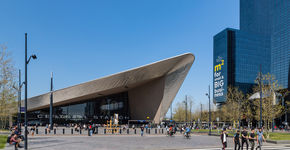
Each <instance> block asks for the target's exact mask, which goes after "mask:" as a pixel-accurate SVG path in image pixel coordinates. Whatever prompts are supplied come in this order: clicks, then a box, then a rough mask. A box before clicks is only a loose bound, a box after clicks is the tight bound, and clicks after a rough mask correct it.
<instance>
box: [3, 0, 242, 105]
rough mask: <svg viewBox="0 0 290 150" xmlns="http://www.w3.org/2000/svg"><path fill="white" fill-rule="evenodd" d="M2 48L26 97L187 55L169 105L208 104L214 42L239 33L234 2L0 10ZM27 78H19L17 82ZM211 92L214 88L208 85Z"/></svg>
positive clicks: (131, 0)
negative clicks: (190, 59) (187, 100)
mask: <svg viewBox="0 0 290 150" xmlns="http://www.w3.org/2000/svg"><path fill="white" fill-rule="evenodd" d="M0 7H1V9H0V18H1V19H0V21H1V23H0V44H5V45H6V46H7V47H8V50H9V51H10V52H11V55H12V58H13V61H14V64H15V66H16V68H17V69H18V68H20V69H21V70H23V73H24V33H25V32H27V33H28V52H29V54H32V53H35V54H37V56H38V59H37V60H36V61H31V62H30V64H29V73H28V75H29V77H28V80H29V86H28V88H29V91H28V97H32V96H36V95H39V94H43V93H46V92H48V91H49V88H50V87H49V86H50V83H49V82H50V72H54V76H55V77H54V81H55V82H54V86H55V87H54V88H55V89H61V88H64V87H68V86H72V85H75V84H79V83H82V82H86V81H89V80H93V79H96V78H99V77H102V76H106V75H110V74H113V73H117V72H120V71H123V70H127V69H130V68H134V67H138V66H141V65H145V64H148V63H151V62H155V61H158V60H161V59H165V58H168V57H172V56H175V55H180V54H183V53H186V52H191V53H193V54H194V55H195V57H196V60H195V62H194V64H193V66H192V68H191V70H190V72H189V74H188V76H187V78H186V79H185V81H184V83H183V85H182V87H181V89H180V91H179V93H178V94H177V96H176V98H175V100H174V104H173V105H175V104H176V103H177V102H179V101H182V100H183V99H184V96H185V95H186V94H187V95H190V96H192V97H193V99H194V103H195V106H196V107H199V105H200V103H203V104H207V103H208V101H207V97H206V96H205V93H206V92H207V90H208V85H209V84H211V83H212V55H213V36H214V35H215V34H217V33H218V32H220V31H221V30H223V29H224V28H227V27H231V28H239V0H122V1H120V0H103V1H97V0H92V1H82V0H79V1H76V0H70V1H58V0H49V1H39V0H30V1H13V0H3V1H1V2H0ZM22 78H24V76H22ZM211 86H212V84H211Z"/></svg>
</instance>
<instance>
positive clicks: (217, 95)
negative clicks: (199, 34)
mask: <svg viewBox="0 0 290 150" xmlns="http://www.w3.org/2000/svg"><path fill="white" fill-rule="evenodd" d="M227 31H228V30H223V31H222V32H220V33H219V34H217V35H216V36H214V54H213V55H214V59H213V63H214V67H213V72H214V74H213V81H214V82H213V99H214V101H215V102H217V103H223V102H225V100H226V95H227V90H226V89H227V85H228V77H227V75H228V53H227V51H228V50H227V49H228V32H227Z"/></svg>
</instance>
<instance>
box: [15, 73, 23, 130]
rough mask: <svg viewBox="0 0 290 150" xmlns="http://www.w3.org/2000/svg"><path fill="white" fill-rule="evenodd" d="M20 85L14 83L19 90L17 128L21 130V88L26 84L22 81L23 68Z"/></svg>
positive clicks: (19, 80)
mask: <svg viewBox="0 0 290 150" xmlns="http://www.w3.org/2000/svg"><path fill="white" fill-rule="evenodd" d="M18 77H19V79H18V87H15V86H14V85H13V88H14V89H16V90H17V92H18V96H17V97H18V114H17V115H18V116H17V128H18V130H19V131H20V132H21V88H22V86H23V84H24V82H22V83H21V70H20V69H19V75H18Z"/></svg>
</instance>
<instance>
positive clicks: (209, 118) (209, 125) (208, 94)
mask: <svg viewBox="0 0 290 150" xmlns="http://www.w3.org/2000/svg"><path fill="white" fill-rule="evenodd" d="M205 95H206V96H207V97H208V121H209V122H208V127H209V133H208V135H211V111H210V85H209V86H208V93H206V94H205Z"/></svg>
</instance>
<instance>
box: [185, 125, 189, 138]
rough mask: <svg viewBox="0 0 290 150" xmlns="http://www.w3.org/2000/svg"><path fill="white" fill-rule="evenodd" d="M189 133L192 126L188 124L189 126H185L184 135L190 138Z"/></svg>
mask: <svg viewBox="0 0 290 150" xmlns="http://www.w3.org/2000/svg"><path fill="white" fill-rule="evenodd" d="M189 134H190V128H189V127H188V126H187V127H185V132H184V136H185V137H187V138H188V137H189Z"/></svg>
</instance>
